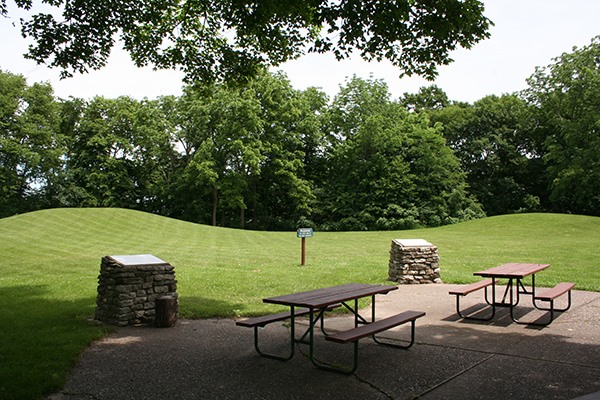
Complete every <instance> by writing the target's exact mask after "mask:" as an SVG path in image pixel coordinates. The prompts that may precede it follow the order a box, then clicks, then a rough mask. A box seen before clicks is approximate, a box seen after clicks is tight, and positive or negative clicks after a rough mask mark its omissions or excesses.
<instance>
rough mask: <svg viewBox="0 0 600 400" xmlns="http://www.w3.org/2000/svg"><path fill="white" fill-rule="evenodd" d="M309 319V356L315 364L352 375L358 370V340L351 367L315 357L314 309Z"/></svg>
mask: <svg viewBox="0 0 600 400" xmlns="http://www.w3.org/2000/svg"><path fill="white" fill-rule="evenodd" d="M342 304H344V305H345V306H346V307H347V308H349V309H351V307H349V306H348V305H346V304H345V303H342ZM354 310H358V299H355V301H354ZM309 320H310V326H309V332H308V334H309V358H310V361H311V362H312V363H313V365H314V366H315V367H317V368H319V369H322V370H325V371H332V372H339V373H342V374H347V375H351V374H353V373H354V371H356V369H357V368H358V341H356V342H354V343H353V347H354V355H353V362H352V366H351V367H350V368H343V367H338V366H334V365H329V364H325V363H322V362H319V361H318V360H317V359H316V358H315V337H314V326H315V324H316V320H315V318H314V312H313V309H311V311H310V313H309ZM358 321H359V316H358V312H355V313H354V325H355V327H356V326H358V324H359V322H358Z"/></svg>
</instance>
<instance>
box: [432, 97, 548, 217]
mask: <svg viewBox="0 0 600 400" xmlns="http://www.w3.org/2000/svg"><path fill="white" fill-rule="evenodd" d="M429 116H430V119H431V120H432V122H434V123H441V124H442V125H443V131H444V137H445V138H446V140H447V142H448V145H449V146H450V147H451V148H452V149H453V150H454V152H455V154H456V155H457V157H458V159H459V160H460V163H461V168H462V169H463V170H464V171H465V172H466V174H467V182H468V184H469V191H470V192H471V193H472V194H473V195H474V196H476V197H477V199H478V200H479V201H480V202H481V204H482V205H483V208H484V209H485V211H486V213H487V214H488V215H498V214H509V213H514V212H517V211H539V210H540V209H541V207H542V203H544V199H545V198H546V197H547V195H546V192H545V185H546V179H545V175H544V173H543V166H542V165H541V158H540V157H541V156H540V154H539V152H538V151H537V148H536V146H535V144H534V142H533V140H532V136H531V132H530V130H529V125H530V123H529V116H530V114H529V108H528V107H527V106H526V104H525V102H524V101H523V100H521V99H520V98H519V97H517V96H516V95H503V96H500V97H498V96H486V97H484V98H483V99H481V100H479V101H476V102H475V103H474V104H473V105H469V104H453V105H450V106H447V107H444V108H442V109H439V110H433V111H430V112H429Z"/></svg>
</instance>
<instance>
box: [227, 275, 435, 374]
mask: <svg viewBox="0 0 600 400" xmlns="http://www.w3.org/2000/svg"><path fill="white" fill-rule="evenodd" d="M397 289H398V287H397V286H389V285H371V284H360V283H350V284H346V285H340V286H332V287H327V288H322V289H316V290H310V291H306V292H298V293H291V294H285V295H282V296H276V297H269V298H265V299H263V302H265V303H269V304H278V305H282V306H286V307H289V312H288V311H285V312H281V313H278V314H272V315H266V316H261V317H256V318H250V319H246V320H242V321H237V322H236V324H237V325H240V326H246V327H252V328H254V346H255V349H256V351H257V352H258V353H259V354H260V355H262V356H264V357H270V358H274V359H278V360H284V361H285V360H289V359H291V358H292V357H293V356H294V353H295V345H296V344H297V343H302V344H307V345H308V346H309V358H310V360H311V361H312V363H313V364H314V365H315V366H317V367H318V368H320V369H325V370H330V371H335V372H343V373H347V374H351V373H353V372H354V371H355V370H356V368H357V367H358V340H359V339H361V338H364V337H366V336H372V337H373V339H374V340H375V341H376V342H377V343H379V344H383V345H388V346H393V347H398V348H403V349H407V348H409V347H411V346H412V345H413V343H414V337H415V321H416V319H417V318H420V317H422V316H424V315H425V313H424V312H420V311H405V312H402V313H399V314H396V315H393V316H391V317H388V318H385V319H381V320H377V319H376V312H375V304H376V302H375V296H376V295H380V294H383V295H385V294H387V293H389V292H391V291H392V290H397ZM368 297H371V315H370V317H367V318H365V317H363V316H362V315H361V314H360V312H359V300H360V299H361V298H368ZM338 307H345V308H346V309H347V310H349V311H350V312H351V313H352V314H353V315H354V328H352V329H349V330H346V331H342V332H335V333H329V332H327V331H326V330H325V327H324V319H325V313H326V312H328V311H331V310H333V309H335V308H338ZM300 316H308V327H307V329H306V331H305V332H304V334H303V335H302V336H300V337H299V338H297V336H296V318H298V317H300ZM288 319H289V321H290V351H289V353H288V354H285V355H280V354H271V353H267V352H265V351H263V350H261V348H260V345H259V338H258V336H259V330H258V329H259V328H264V327H265V326H266V325H267V324H269V323H271V322H275V321H283V320H288ZM319 321H320V323H321V324H320V327H321V331H322V333H323V335H324V336H325V339H326V340H329V341H332V342H337V343H350V342H352V343H354V358H353V364H352V366H351V367H349V368H346V367H342V366H332V365H329V364H325V363H322V362H320V361H318V360H317V359H316V357H315V329H316V326H317V324H318V322H319ZM407 322H411V338H410V341H409V342H408V344H406V345H405V344H398V343H391V342H390V341H388V340H386V341H382V340H381V339H379V338H376V336H375V334H377V333H379V332H382V331H384V330H387V329H390V328H392V327H395V326H398V325H402V324H405V323H407Z"/></svg>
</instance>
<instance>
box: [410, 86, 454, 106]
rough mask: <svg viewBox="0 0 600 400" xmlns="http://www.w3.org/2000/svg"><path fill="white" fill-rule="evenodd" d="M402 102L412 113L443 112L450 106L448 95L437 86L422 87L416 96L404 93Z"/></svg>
mask: <svg viewBox="0 0 600 400" xmlns="http://www.w3.org/2000/svg"><path fill="white" fill-rule="evenodd" d="M400 102H401V103H402V104H403V105H404V107H406V109H407V110H408V111H412V112H421V111H432V110H441V109H443V108H444V107H447V106H449V105H450V100H448V95H447V94H446V92H444V91H443V90H442V89H440V88H439V87H438V86H437V85H431V86H427V87H422V88H420V89H419V92H418V93H416V94H413V93H404V96H402V99H401V100H400Z"/></svg>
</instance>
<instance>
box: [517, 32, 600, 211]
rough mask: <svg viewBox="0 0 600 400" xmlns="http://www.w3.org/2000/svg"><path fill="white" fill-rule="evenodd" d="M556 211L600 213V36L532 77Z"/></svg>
mask: <svg viewBox="0 0 600 400" xmlns="http://www.w3.org/2000/svg"><path fill="white" fill-rule="evenodd" d="M528 83H529V86H530V87H529V89H528V90H527V91H525V93H524V96H525V98H526V99H527V100H528V101H529V102H530V104H532V105H533V106H534V107H535V113H534V116H533V118H534V120H535V132H536V136H537V137H538V138H539V139H538V140H540V141H541V144H542V148H543V151H544V161H545V163H546V165H547V171H548V175H549V176H548V179H549V181H550V191H551V193H550V200H551V202H552V205H553V207H554V209H556V210H565V211H568V212H574V213H583V214H589V215H599V214H600V168H598V166H599V165H600V152H599V151H598V149H599V148H600V36H599V37H596V38H595V39H593V40H592V43H591V44H590V45H588V46H586V47H583V48H581V49H577V48H574V49H573V52H572V53H568V54H567V53H565V54H563V55H562V56H560V57H558V58H556V59H555V60H554V63H553V64H551V65H549V66H546V67H544V68H538V69H537V70H536V72H535V74H534V75H533V76H531V78H529V80H528Z"/></svg>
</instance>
